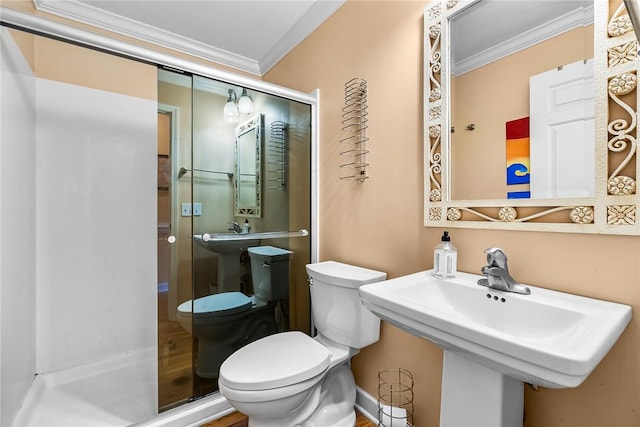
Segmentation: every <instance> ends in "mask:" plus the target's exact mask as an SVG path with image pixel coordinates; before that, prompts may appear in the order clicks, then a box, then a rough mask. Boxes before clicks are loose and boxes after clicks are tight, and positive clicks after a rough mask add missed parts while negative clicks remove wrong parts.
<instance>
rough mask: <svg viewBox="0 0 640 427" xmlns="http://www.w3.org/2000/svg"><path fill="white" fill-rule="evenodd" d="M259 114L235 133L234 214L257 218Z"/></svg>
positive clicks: (261, 125)
mask: <svg viewBox="0 0 640 427" xmlns="http://www.w3.org/2000/svg"><path fill="white" fill-rule="evenodd" d="M263 122H264V118H263V114H262V113H260V114H258V115H256V116H255V117H253V118H252V119H251V120H249V121H247V122H245V123H243V124H241V125H239V126H237V127H236V130H235V138H236V152H235V173H234V178H235V179H234V182H235V194H234V198H235V215H236V216H248V217H260V215H261V209H260V207H261V194H260V186H261V178H260V175H261V170H260V164H261V154H262V139H263Z"/></svg>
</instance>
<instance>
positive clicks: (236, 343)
mask: <svg viewBox="0 0 640 427" xmlns="http://www.w3.org/2000/svg"><path fill="white" fill-rule="evenodd" d="M262 248H266V249H262ZM252 250H253V252H255V254H254V255H252V253H251V252H252ZM292 253H293V252H291V251H288V250H286V249H280V248H275V247H271V246H264V247H263V246H258V247H254V248H249V256H250V257H251V263H252V279H253V282H254V295H252V296H250V297H249V296H247V295H245V294H243V293H242V292H222V293H218V294H214V295H207V296H204V297H201V298H196V299H195V300H188V301H185V302H183V303H182V304H180V305H179V306H178V309H177V313H176V316H177V320H178V323H179V324H180V325H181V326H182V327H183V328H184V329H185V330H186V331H188V332H190V333H192V334H193V336H194V337H196V338H197V339H198V355H197V362H196V367H195V370H196V374H197V375H198V376H199V377H200V378H218V372H219V371H220V365H221V364H222V362H223V361H224V360H225V359H226V358H227V357H228V356H229V355H231V354H232V353H233V352H234V351H236V350H237V349H239V348H240V347H242V346H244V345H246V344H248V343H250V342H252V341H255V340H257V339H260V338H262V337H266V336H268V335H271V334H275V333H277V332H279V331H280V330H281V328H280V326H279V325H278V323H277V321H276V314H275V310H276V305H277V303H278V300H279V299H282V298H288V292H289V273H288V272H289V257H290V256H291V254H292ZM254 257H255V259H256V261H255V262H256V264H259V265H257V267H260V268H257V267H256V268H254V267H253V263H254V261H253V259H254ZM284 271H286V276H283V273H282V272H284ZM256 283H259V284H260V286H255V284H256ZM272 287H273V289H272ZM285 289H286V295H285V294H284V290H285Z"/></svg>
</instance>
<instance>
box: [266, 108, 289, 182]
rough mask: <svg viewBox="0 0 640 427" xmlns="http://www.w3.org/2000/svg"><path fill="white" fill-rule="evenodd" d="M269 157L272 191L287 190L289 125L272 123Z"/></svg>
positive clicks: (277, 121)
mask: <svg viewBox="0 0 640 427" xmlns="http://www.w3.org/2000/svg"><path fill="white" fill-rule="evenodd" d="M268 151H269V155H270V158H271V160H270V161H268V162H267V164H268V168H267V173H268V176H267V181H268V182H269V183H270V185H269V187H268V188H270V189H274V190H285V189H286V188H287V124H286V123H285V122H283V121H280V120H276V121H275V122H272V123H271V132H270V139H269V150H268Z"/></svg>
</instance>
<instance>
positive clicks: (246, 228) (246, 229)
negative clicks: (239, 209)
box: [242, 219, 251, 234]
mask: <svg viewBox="0 0 640 427" xmlns="http://www.w3.org/2000/svg"><path fill="white" fill-rule="evenodd" d="M249 231H251V226H250V225H249V220H248V219H245V220H244V225H243V226H242V233H243V234H247V233H248V232H249Z"/></svg>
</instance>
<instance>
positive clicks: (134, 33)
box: [33, 0, 262, 76]
mask: <svg viewBox="0 0 640 427" xmlns="http://www.w3.org/2000/svg"><path fill="white" fill-rule="evenodd" d="M33 3H34V5H35V7H36V9H37V10H39V11H41V12H46V13H50V14H53V15H56V16H60V17H62V18H67V19H70V20H73V21H76V22H80V23H83V24H88V25H91V26H94V27H97V28H101V29H104V30H108V31H111V32H114V33H116V34H120V35H124V36H127V37H132V38H134V39H137V40H141V41H144V42H148V43H152V44H155V45H160V46H163V47H166V48H169V49H173V50H175V51H178V52H181V53H185V54H188V55H191V56H194V57H196V58H200V59H204V60H207V61H212V62H215V63H218V64H221V65H225V66H228V67H231V68H234V69H237V70H240V71H244V72H247V73H250V74H254V75H258V76H261V75H262V74H261V67H260V64H258V62H257V61H255V60H252V59H250V58H246V57H244V56H241V55H236V54H234V53H231V52H228V51H225V50H222V49H216V48H214V47H212V46H209V45H205V44H203V43H200V42H198V41H195V40H192V39H189V38H187V37H182V36H179V35H177V34H174V33H171V32H169V31H164V30H161V29H159V28H157V27H153V26H150V25H146V24H143V23H141V22H138V21H134V20H132V19H127V18H124V17H122V16H119V15H116V14H112V13H110V12H106V11H104V10H101V9H98V8H95V7H93V6H90V5H88V4H86V3H80V2H77V1H75V0H66V1H58V0H33Z"/></svg>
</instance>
